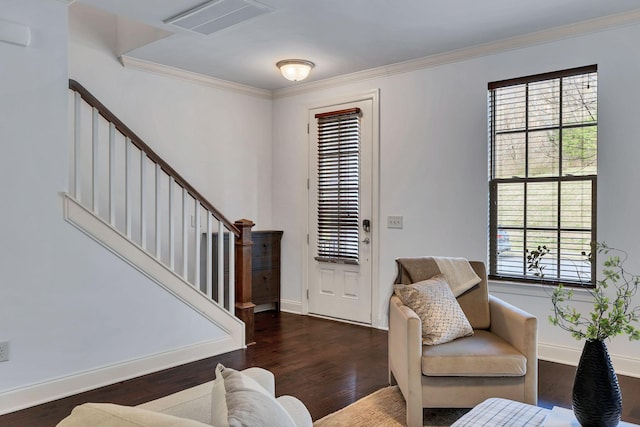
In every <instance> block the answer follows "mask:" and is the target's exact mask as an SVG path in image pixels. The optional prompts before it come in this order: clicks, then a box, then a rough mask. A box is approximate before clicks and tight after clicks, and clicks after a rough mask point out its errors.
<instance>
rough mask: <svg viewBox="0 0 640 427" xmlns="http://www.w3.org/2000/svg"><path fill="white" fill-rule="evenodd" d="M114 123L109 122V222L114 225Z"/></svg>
mask: <svg viewBox="0 0 640 427" xmlns="http://www.w3.org/2000/svg"><path fill="white" fill-rule="evenodd" d="M115 176H116V125H114V124H113V123H109V224H111V226H112V227H115V225H116V202H115V198H116V185H115V179H116V178H115Z"/></svg>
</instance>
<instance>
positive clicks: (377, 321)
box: [302, 89, 386, 329]
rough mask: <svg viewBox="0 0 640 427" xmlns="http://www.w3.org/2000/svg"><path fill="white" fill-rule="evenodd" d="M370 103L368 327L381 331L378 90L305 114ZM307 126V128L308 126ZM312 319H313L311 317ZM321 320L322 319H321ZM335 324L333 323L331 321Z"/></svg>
mask: <svg viewBox="0 0 640 427" xmlns="http://www.w3.org/2000/svg"><path fill="white" fill-rule="evenodd" d="M368 100H371V110H372V117H371V128H372V129H371V163H372V164H371V223H372V227H371V326H372V327H374V328H378V329H380V328H381V327H382V325H384V324H386V322H384V323H383V322H382V321H381V318H380V315H379V304H380V280H379V277H380V268H379V267H378V266H379V262H378V260H379V259H380V256H379V255H380V254H379V251H380V245H379V240H380V225H381V224H380V214H379V211H380V199H379V195H380V89H374V90H370V91H367V92H363V93H359V94H353V95H347V96H342V97H339V98H333V99H328V100H326V101H321V102H315V103H313V104H311V105H308V106H307V108H306V110H307V113H306V117H307V119H308V117H309V112H310V111H311V110H314V109H318V108H326V107H331V106H333V105H339V104H348V103H352V102H359V101H368ZM308 125H310V124H309V123H308ZM310 138H311V135H310V134H307V138H306V141H305V142H304V143H305V146H306V150H305V152H306V159H307V160H306V163H307V174H306V175H307V176H306V179H307V182H310V181H309V180H310V178H311V177H310V176H309V174H310V171H311V166H310V164H309V158H310V153H309V150H310V149H311V148H310V144H309V139H310ZM306 200H307V203H306V210H305V214H306V221H305V224H306V235H307V236H308V235H309V232H310V230H309V213H310V212H309V191H308V189H307V196H306ZM309 250H310V248H309V244H308V239H305V241H304V243H303V251H302V253H303V255H304V256H303V259H304V262H303V266H302V274H303V286H302V314H306V315H309V299H308V295H309ZM314 316H315V315H314ZM320 317H321V316H320ZM333 320H336V319H333ZM343 321H344V322H347V323H355V324H358V325H362V324H361V323H356V322H349V321H347V320H343Z"/></svg>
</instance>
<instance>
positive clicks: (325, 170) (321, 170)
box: [315, 108, 361, 264]
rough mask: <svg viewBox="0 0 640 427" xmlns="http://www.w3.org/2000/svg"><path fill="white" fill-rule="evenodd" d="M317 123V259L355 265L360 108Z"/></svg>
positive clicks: (325, 116) (320, 118) (322, 116)
mask: <svg viewBox="0 0 640 427" xmlns="http://www.w3.org/2000/svg"><path fill="white" fill-rule="evenodd" d="M315 117H316V119H317V120H318V157H317V161H318V184H317V185H318V188H317V191H318V193H317V194H318V200H317V202H318V218H317V221H318V224H317V225H318V227H317V230H318V236H317V237H318V248H317V249H318V256H317V257H316V260H318V261H321V262H341V263H349V264H357V263H358V243H359V241H358V228H359V205H360V200H359V192H360V117H361V111H360V109H359V108H353V109H349V110H341V111H334V112H330V113H321V114H316V116H315Z"/></svg>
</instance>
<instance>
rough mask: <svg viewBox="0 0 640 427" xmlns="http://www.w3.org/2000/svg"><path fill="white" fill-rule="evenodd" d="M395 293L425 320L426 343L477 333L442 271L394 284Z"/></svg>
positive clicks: (423, 333)
mask: <svg viewBox="0 0 640 427" xmlns="http://www.w3.org/2000/svg"><path fill="white" fill-rule="evenodd" d="M393 288H394V293H395V294H396V295H397V296H398V297H399V298H400V300H402V303H403V304H404V305H406V306H407V307H409V308H410V309H411V310H413V311H414V312H415V313H416V314H417V315H418V317H419V318H420V321H421V322H422V343H423V344H425V345H436V344H444V343H446V342H449V341H453V340H455V339H456V338H461V337H466V336H469V335H473V329H472V328H471V324H470V323H469V320H467V316H465V314H464V312H463V311H462V308H460V304H458V301H457V300H456V297H454V296H453V292H451V288H450V287H449V284H448V283H447V281H446V279H445V278H444V276H443V275H442V274H438V275H437V276H434V277H432V278H430V279H428V280H423V281H421V282H416V283H413V284H411V285H394V287H393Z"/></svg>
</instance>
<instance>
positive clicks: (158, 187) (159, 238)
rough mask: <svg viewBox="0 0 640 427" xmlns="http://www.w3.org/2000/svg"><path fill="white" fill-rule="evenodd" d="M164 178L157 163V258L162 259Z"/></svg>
mask: <svg viewBox="0 0 640 427" xmlns="http://www.w3.org/2000/svg"><path fill="white" fill-rule="evenodd" d="M161 176H162V167H161V166H160V164H158V163H156V258H158V259H160V256H161V247H160V243H161V242H162V239H161V233H162V227H161V225H162V224H161V223H160V221H161V219H162V218H161V216H160V177H161Z"/></svg>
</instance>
